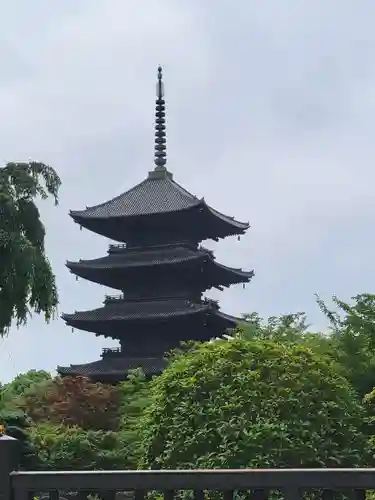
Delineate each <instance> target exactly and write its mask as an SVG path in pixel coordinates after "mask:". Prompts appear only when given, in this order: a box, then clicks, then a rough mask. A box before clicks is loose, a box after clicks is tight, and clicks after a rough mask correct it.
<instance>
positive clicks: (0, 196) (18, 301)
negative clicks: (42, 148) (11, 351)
mask: <svg viewBox="0 0 375 500" xmlns="http://www.w3.org/2000/svg"><path fill="white" fill-rule="evenodd" d="M60 185H61V180H60V178H59V176H58V174H57V173H56V172H55V170H54V169H53V168H52V167H50V166H48V165H45V164H44V163H40V162H29V163H25V162H21V163H8V164H7V165H6V166H5V167H2V168H0V336H3V335H5V334H6V333H7V332H8V331H9V328H10V326H11V324H12V321H13V320H15V322H16V324H17V326H19V325H21V324H25V323H26V321H27V319H28V316H29V315H30V314H31V312H32V310H33V311H35V312H36V313H44V316H45V320H46V321H49V320H50V319H51V317H52V316H53V314H54V312H55V311H56V307H57V304H58V295H57V289H56V283H55V276H54V274H53V272H52V269H51V265H50V263H49V260H48V258H47V255H46V253H45V248H44V239H45V228H44V225H43V222H42V221H41V219H40V213H39V210H38V207H37V205H36V201H37V199H38V198H41V199H47V198H48V197H49V196H51V197H52V198H53V199H54V203H55V205H57V204H58V193H59V188H60Z"/></svg>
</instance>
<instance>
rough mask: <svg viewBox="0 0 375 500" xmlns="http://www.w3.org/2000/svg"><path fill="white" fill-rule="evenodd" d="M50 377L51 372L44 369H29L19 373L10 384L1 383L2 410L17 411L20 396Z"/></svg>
mask: <svg viewBox="0 0 375 500" xmlns="http://www.w3.org/2000/svg"><path fill="white" fill-rule="evenodd" d="M50 379H51V374H50V373H48V372H46V371H44V370H29V371H28V372H26V373H20V374H18V375H17V376H16V377H15V378H14V379H13V380H12V381H11V382H9V383H8V384H4V385H0V411H5V412H7V413H8V412H10V413H12V412H14V411H16V413H17V408H18V406H17V403H18V402H19V400H20V397H21V396H22V395H23V394H24V393H25V392H26V391H27V390H28V389H30V388H31V387H34V386H35V385H37V384H39V383H40V382H42V381H44V380H50Z"/></svg>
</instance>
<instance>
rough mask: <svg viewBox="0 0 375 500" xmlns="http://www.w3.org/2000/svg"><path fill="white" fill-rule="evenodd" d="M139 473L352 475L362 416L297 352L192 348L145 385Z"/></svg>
mask: <svg viewBox="0 0 375 500" xmlns="http://www.w3.org/2000/svg"><path fill="white" fill-rule="evenodd" d="M151 398H152V401H151V404H150V405H149V407H148V408H147V409H146V410H145V414H144V416H143V418H142V419H141V421H140V424H139V425H140V432H141V439H142V454H141V459H140V462H139V466H140V467H142V468H167V469H171V468H172V469H173V468H241V467H253V468H256V467H262V468H263V467H264V468H267V467H321V466H326V467H346V466H348V467H351V466H357V465H360V464H361V463H363V461H364V460H365V459H366V453H365V452H366V442H365V438H364V436H363V435H362V434H361V432H360V431H359V430H360V427H361V425H362V417H363V408H362V406H361V405H360V403H359V402H358V400H357V398H356V395H355V393H354V391H353V390H352V389H351V387H350V384H349V383H348V381H347V380H346V379H345V378H344V377H343V376H342V375H340V373H339V372H338V370H337V366H336V365H335V364H334V362H333V361H331V360H329V359H328V358H327V357H324V356H322V355H320V354H318V353H315V352H313V351H312V350H311V349H309V348H308V347H305V346H299V345H293V344H291V343H287V344H281V343H277V342H273V341H269V340H253V341H248V340H243V339H234V340H232V341H230V342H228V341H217V342H214V343H205V344H200V345H196V346H195V348H193V347H191V348H190V349H189V350H188V351H187V352H185V353H182V354H180V355H177V356H176V357H175V359H173V360H172V362H171V364H170V365H169V367H168V368H167V369H166V370H165V371H164V373H163V374H162V375H161V376H160V377H157V378H156V379H155V380H154V381H153V382H152V383H151Z"/></svg>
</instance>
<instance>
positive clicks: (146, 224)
mask: <svg viewBox="0 0 375 500" xmlns="http://www.w3.org/2000/svg"><path fill="white" fill-rule="evenodd" d="M155 116H156V118H155V159H154V163H155V168H154V170H152V171H151V172H149V173H148V177H147V178H146V179H145V180H143V181H142V182H141V183H140V184H137V185H136V186H135V187H133V188H132V189H130V190H129V191H126V192H125V193H123V194H120V195H119V196H117V197H116V198H113V199H112V200H110V201H107V202H105V203H101V204H100V205H96V206H93V207H89V208H86V209H85V210H81V211H71V212H70V216H71V217H72V219H73V220H74V222H76V223H77V224H79V225H80V226H81V228H82V227H84V228H86V229H88V230H89V231H93V232H94V233H97V234H100V235H102V236H105V237H107V238H109V239H111V240H114V241H116V242H117V243H118V244H111V245H110V246H109V250H108V253H107V255H106V256H105V257H101V258H98V259H93V260H80V261H79V262H67V264H66V265H67V267H68V269H69V270H70V271H71V272H72V273H73V274H75V275H76V276H77V277H78V276H79V277H81V278H84V279H86V280H89V281H92V282H95V283H99V284H101V285H105V286H107V287H110V288H112V289H115V290H118V291H120V293H121V295H118V296H106V297H105V300H104V305H103V306H102V307H99V308H98V309H94V310H90V311H76V312H75V313H73V314H63V315H62V318H63V319H64V320H65V322H66V324H67V325H69V326H71V327H72V328H77V329H80V330H85V331H88V332H92V333H95V335H96V336H100V335H103V336H104V337H111V338H113V339H117V340H118V341H119V345H120V346H119V347H117V348H115V349H103V352H102V356H101V359H99V360H98V361H95V362H92V363H87V364H82V365H71V366H69V367H58V368H57V371H58V373H59V374H60V375H61V376H66V375H71V376H77V375H83V376H87V377H89V378H90V379H92V380H95V381H101V382H108V383H117V382H119V381H120V380H123V379H125V378H126V375H127V373H128V372H129V370H132V369H135V368H138V367H140V368H142V369H143V371H144V373H145V374H146V376H147V377H152V376H153V375H156V374H160V373H161V372H162V370H163V369H164V367H165V366H166V360H165V353H166V352H167V351H169V350H170V349H173V348H175V347H177V346H178V345H179V344H180V342H181V341H187V340H199V341H207V340H210V339H212V338H215V337H219V336H222V335H223V334H224V333H225V332H226V331H227V330H228V329H232V328H235V327H236V325H237V324H238V322H239V321H240V320H239V319H238V318H235V317H233V316H229V315H228V314H225V313H223V312H222V311H221V310H220V308H219V305H218V303H217V302H216V301H213V300H209V299H207V298H204V297H203V296H202V294H203V292H205V291H206V290H209V289H212V288H216V289H218V290H223V289H224V287H229V286H230V285H232V284H235V283H243V284H245V283H246V282H249V281H250V279H251V278H252V276H253V274H254V273H253V271H243V270H241V269H234V268H231V267H227V266H225V265H223V264H219V263H218V262H216V260H215V256H214V255H213V253H212V251H210V250H208V249H206V248H204V247H202V246H201V245H200V244H201V242H202V241H203V240H208V239H212V240H215V241H218V240H219V239H220V238H225V237H227V236H230V235H237V236H238V237H239V236H240V235H242V234H244V233H245V231H246V230H247V229H248V228H249V224H248V223H247V222H238V221H237V220H235V219H234V218H233V217H228V216H226V215H224V214H222V213H220V212H218V211H217V210H214V209H213V208H211V207H210V206H209V205H208V204H207V203H206V202H205V200H204V198H201V199H199V198H197V197H196V196H194V195H192V194H190V193H189V192H188V191H186V189H184V188H183V187H182V186H180V185H179V184H177V182H175V181H174V179H173V175H172V173H171V172H169V171H168V170H167V168H166V131H165V101H164V90H163V82H162V70H161V68H160V67H159V69H158V83H157V99H156V113H155Z"/></svg>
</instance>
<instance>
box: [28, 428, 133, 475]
mask: <svg viewBox="0 0 375 500" xmlns="http://www.w3.org/2000/svg"><path fill="white" fill-rule="evenodd" d="M30 439H31V443H32V446H33V448H34V449H35V451H36V453H37V455H38V458H39V461H40V463H39V468H41V469H42V470H77V469H78V470H79V469H81V470H93V469H94V470H98V469H108V470H112V469H121V468H123V462H124V460H126V456H125V455H124V452H123V446H122V442H121V438H120V436H119V434H118V433H117V432H113V431H104V432H103V431H93V430H83V429H82V428H80V427H78V426H75V425H74V426H66V425H62V424H53V423H50V422H41V423H39V424H37V425H34V426H32V427H31V430H30Z"/></svg>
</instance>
